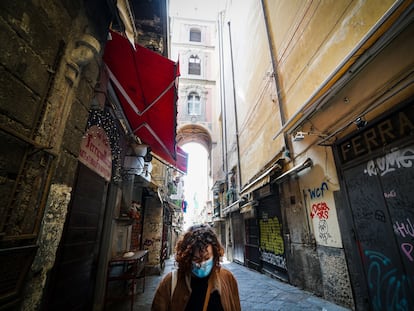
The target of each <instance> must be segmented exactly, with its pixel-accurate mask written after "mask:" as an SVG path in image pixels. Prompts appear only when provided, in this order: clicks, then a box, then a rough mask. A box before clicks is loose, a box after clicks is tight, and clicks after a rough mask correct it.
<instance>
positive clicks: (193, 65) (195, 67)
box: [188, 55, 201, 75]
mask: <svg viewBox="0 0 414 311" xmlns="http://www.w3.org/2000/svg"><path fill="white" fill-rule="evenodd" d="M200 65H201V64H200V59H199V58H198V56H197V55H191V56H190V58H189V59H188V74H190V75H200V72H201V66H200Z"/></svg>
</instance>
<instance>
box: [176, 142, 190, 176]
mask: <svg viewBox="0 0 414 311" xmlns="http://www.w3.org/2000/svg"><path fill="white" fill-rule="evenodd" d="M176 163H177V165H176V167H177V168H178V169H179V170H180V171H182V172H184V173H187V163H188V154H187V152H185V151H184V150H183V149H181V148H180V146H177V162H176Z"/></svg>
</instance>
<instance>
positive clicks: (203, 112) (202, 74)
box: [170, 0, 218, 224]
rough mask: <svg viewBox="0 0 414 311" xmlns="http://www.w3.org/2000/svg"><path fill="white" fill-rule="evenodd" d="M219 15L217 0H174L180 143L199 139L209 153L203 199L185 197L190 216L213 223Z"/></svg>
mask: <svg viewBox="0 0 414 311" xmlns="http://www.w3.org/2000/svg"><path fill="white" fill-rule="evenodd" d="M216 18H217V10H216V9H215V1H213V2H212V3H201V2H194V3H189V2H188V1H187V2H186V1H180V0H178V1H174V3H172V4H171V8H170V31H171V58H172V59H179V64H180V82H179V86H178V101H177V109H178V111H177V143H178V144H179V145H180V146H182V145H185V144H186V143H190V142H195V143H198V144H200V145H202V146H203V147H204V148H205V150H206V151H207V155H208V161H207V166H208V168H207V174H208V176H206V178H207V180H206V181H205V182H203V183H201V182H200V187H205V189H200V192H201V194H202V195H200V193H199V195H200V197H199V198H197V200H200V202H196V203H194V204H193V199H194V198H192V197H187V198H185V199H186V201H187V202H188V209H187V213H188V215H189V216H188V218H191V220H190V222H192V223H193V222H194V223H210V224H212V213H213V211H212V205H211V191H210V189H211V176H210V175H211V157H210V152H211V149H212V148H213V142H214V141H215V138H214V132H213V113H214V107H215V106H216V105H217V99H218V97H217V91H216V79H217V78H218V66H217V64H218V62H217V51H216V35H217V28H216ZM200 170H201V169H200ZM203 171H204V170H203ZM200 178H202V177H201V176H200ZM204 194H205V195H204ZM195 205H198V207H195Z"/></svg>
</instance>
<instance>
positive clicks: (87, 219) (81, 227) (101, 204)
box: [45, 164, 107, 311]
mask: <svg viewBox="0 0 414 311" xmlns="http://www.w3.org/2000/svg"><path fill="white" fill-rule="evenodd" d="M79 166H80V168H79V172H78V178H77V183H76V185H75V188H74V189H73V194H72V201H71V204H70V207H69V212H68V215H67V218H66V224H65V228H64V232H63V236H62V240H61V242H60V245H59V249H58V254H57V258H56V262H55V266H54V268H53V272H52V277H51V283H50V284H49V286H48V289H49V290H48V295H47V301H45V305H46V309H47V310H72V311H73V310H92V305H93V293H94V289H95V279H96V268H97V262H98V254H99V249H100V240H101V232H102V223H103V217H104V210H105V198H106V194H107V183H106V182H105V180H104V179H103V178H101V177H100V176H98V175H97V174H95V173H94V172H92V171H91V170H90V169H88V168H87V167H86V166H84V165H82V164H80V165H79Z"/></svg>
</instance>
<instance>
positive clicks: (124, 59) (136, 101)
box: [103, 31, 187, 172]
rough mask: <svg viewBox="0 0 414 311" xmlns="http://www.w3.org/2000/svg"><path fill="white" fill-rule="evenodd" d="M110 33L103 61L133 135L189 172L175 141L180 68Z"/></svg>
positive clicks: (159, 154) (166, 159)
mask: <svg viewBox="0 0 414 311" xmlns="http://www.w3.org/2000/svg"><path fill="white" fill-rule="evenodd" d="M110 34H111V37H112V39H111V40H108V42H107V43H106V47H105V53H104V56H103V59H104V62H105V64H106V65H107V68H108V72H109V77H110V79H111V81H112V83H113V84H114V85H115V90H116V93H117V95H118V97H119V100H120V102H121V105H122V109H123V110H124V113H125V115H126V117H127V119H128V122H129V124H130V126H131V128H132V131H133V133H134V134H135V135H137V136H138V137H139V138H140V139H141V141H142V142H143V143H145V144H148V145H149V146H151V149H152V151H153V152H154V153H155V154H156V155H158V156H159V157H161V158H162V159H164V160H165V161H167V162H169V163H170V164H171V165H173V166H175V167H177V168H179V169H180V170H182V171H183V172H186V171H187V168H186V167H185V169H184V167H183V166H182V164H179V166H180V167H178V163H177V162H178V160H179V159H178V158H177V151H176V148H177V147H178V146H176V142H175V137H176V125H177V124H176V120H177V106H176V101H177V94H176V78H177V77H178V74H179V72H178V65H177V64H176V63H175V62H173V61H171V60H169V59H168V58H165V57H163V56H162V55H160V54H158V53H155V52H153V51H151V50H149V49H147V48H145V47H142V46H140V45H138V44H135V50H134V48H133V47H132V45H131V43H130V42H129V41H128V40H127V39H126V38H124V37H123V36H121V35H120V34H118V33H116V32H113V31H111V32H110ZM179 162H182V161H181V159H180V161H179ZM185 162H186V161H185Z"/></svg>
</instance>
